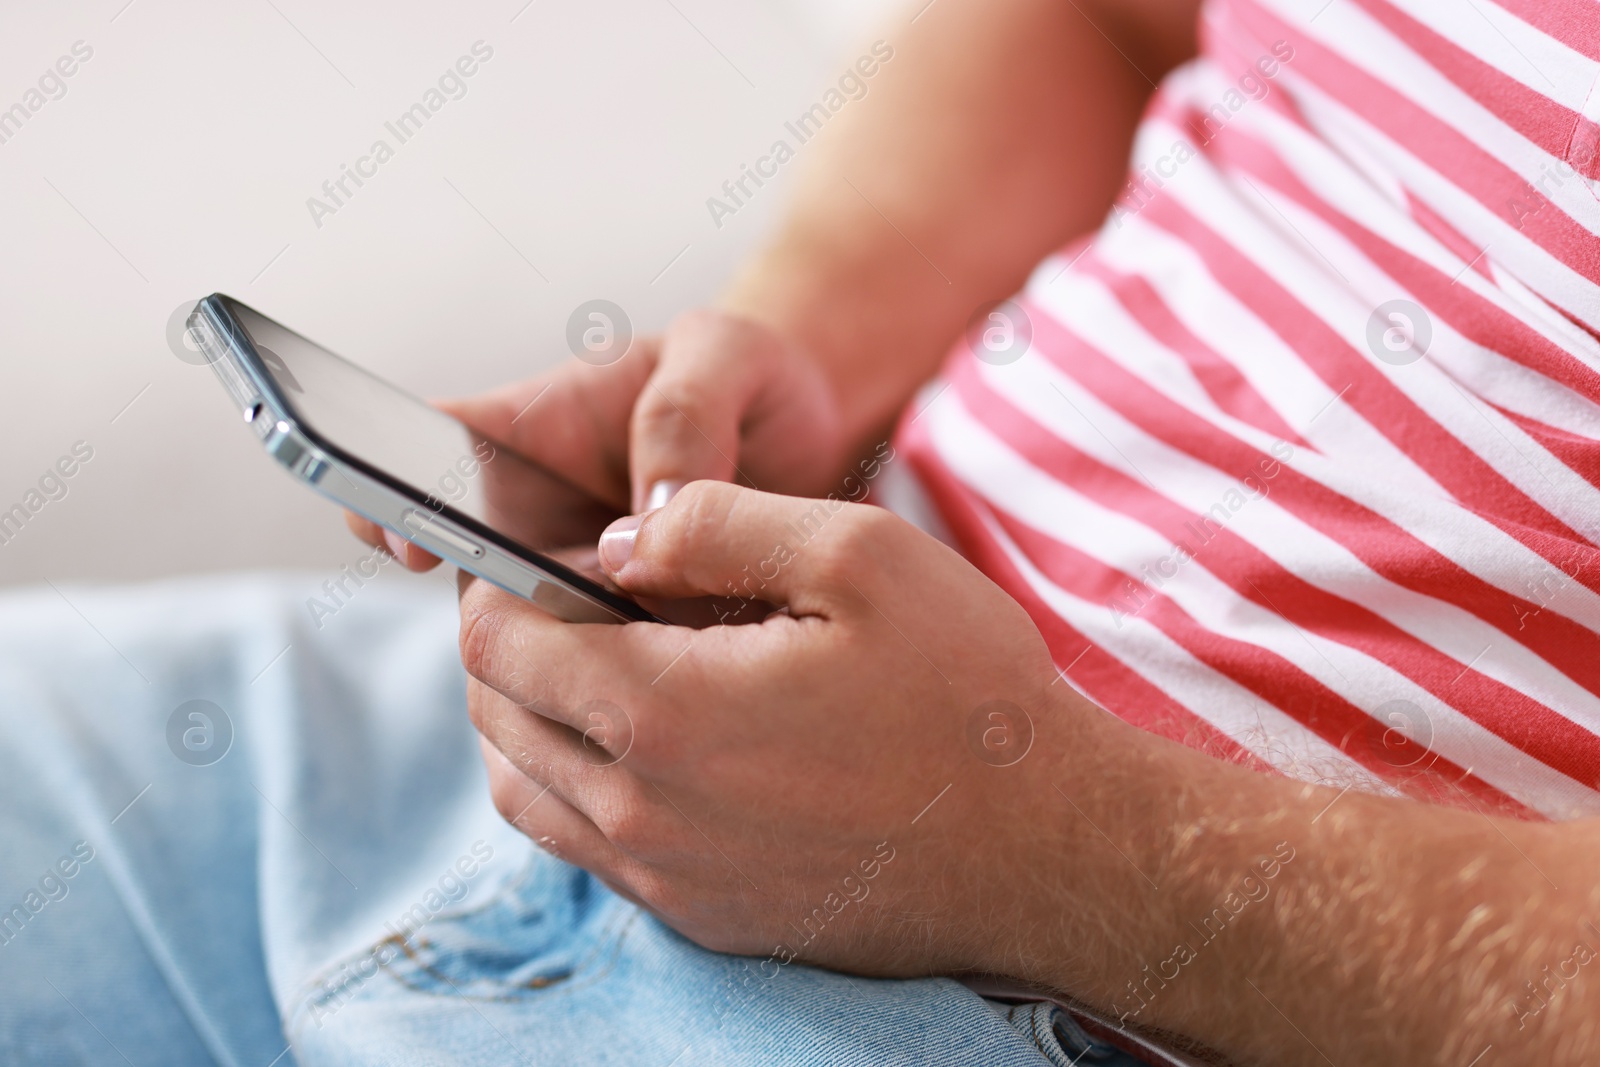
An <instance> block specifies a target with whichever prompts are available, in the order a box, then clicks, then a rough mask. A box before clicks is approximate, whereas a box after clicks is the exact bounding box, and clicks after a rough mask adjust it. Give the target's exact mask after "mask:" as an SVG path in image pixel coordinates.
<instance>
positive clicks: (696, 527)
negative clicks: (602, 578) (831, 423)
mask: <svg viewBox="0 0 1600 1067" xmlns="http://www.w3.org/2000/svg"><path fill="white" fill-rule="evenodd" d="M920 536H921V535H919V534H917V532H916V530H915V529H914V528H913V527H911V526H910V525H909V524H907V523H905V522H903V521H901V520H900V519H897V518H896V517H895V516H893V515H891V514H890V513H888V512H886V511H884V510H883V509H882V508H877V507H870V506H868V505H865V504H850V503H846V502H844V501H841V500H838V499H835V498H829V499H823V500H816V499H806V498H801V497H786V496H775V495H773V494H770V493H760V492H756V491H755V490H753V489H746V488H743V487H741V486H735V485H726V484H719V483H717V482H695V483H693V484H692V485H689V486H687V487H685V489H684V490H683V492H681V493H680V494H678V496H677V497H676V498H675V499H674V500H673V501H672V502H671V503H670V504H668V505H667V506H666V507H663V508H661V509H659V510H656V511H652V512H649V513H648V514H646V515H643V516H637V515H632V516H627V517H625V518H622V519H618V520H617V521H616V522H614V523H612V524H611V526H610V527H608V528H607V530H606V532H605V533H604V534H603V535H602V536H601V538H600V562H601V565H602V566H603V567H604V568H605V569H606V571H607V573H609V574H610V575H611V578H612V580H613V581H615V582H616V583H617V585H618V586H620V587H621V588H622V589H624V590H625V591H627V592H629V593H633V594H635V595H637V596H649V597H662V598H679V597H693V596H706V595H716V596H736V597H745V598H753V599H759V600H765V601H767V602H769V603H773V604H779V605H782V606H786V607H788V608H789V609H790V612H791V614H794V615H797V616H801V615H829V614H832V611H833V609H834V608H835V607H836V606H837V605H838V603H839V602H840V601H841V599H842V598H843V595H844V594H845V593H847V592H850V591H852V590H851V587H852V585H853V586H854V587H855V588H854V592H855V594H856V597H855V600H859V595H860V591H861V588H862V587H863V586H865V585H867V584H869V583H870V581H871V579H870V576H871V575H872V574H873V572H874V571H875V570H877V569H881V568H884V567H887V566H889V565H890V564H891V563H897V562H898V563H903V560H897V559H896V556H897V554H899V555H902V556H903V555H904V554H906V553H912V554H915V553H918V552H919V551H920V550H921V549H922V548H923V547H924V546H922V545H920V544H919V543H918V538H919V537H920ZM852 602H854V601H852Z"/></svg>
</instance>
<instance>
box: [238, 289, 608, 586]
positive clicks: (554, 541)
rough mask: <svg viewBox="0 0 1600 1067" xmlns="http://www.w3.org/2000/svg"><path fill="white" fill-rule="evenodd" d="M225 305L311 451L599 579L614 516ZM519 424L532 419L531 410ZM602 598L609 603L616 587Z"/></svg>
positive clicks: (405, 397)
mask: <svg viewBox="0 0 1600 1067" xmlns="http://www.w3.org/2000/svg"><path fill="white" fill-rule="evenodd" d="M223 299H224V300H226V301H227V310H228V312H229V313H230V314H231V315H232V317H233V320H234V322H235V323H237V324H238V325H239V326H240V327H241V328H242V329H243V330H244V331H245V333H246V334H247V335H248V337H247V339H248V340H249V341H250V343H251V345H252V346H253V347H254V349H255V351H256V353H257V354H258V355H259V357H260V360H261V363H262V364H263V368H264V369H265V371H266V372H267V374H268V375H269V376H270V377H271V379H272V381H273V383H274V384H275V385H276V386H277V389H276V391H277V394H278V399H279V400H280V401H281V402H282V403H283V404H284V406H285V407H287V408H288V409H289V410H290V411H291V412H292V413H293V414H294V416H295V418H296V420H297V421H298V422H299V423H300V425H301V429H302V430H304V431H305V432H306V433H307V435H308V436H310V437H313V438H315V439H316V440H317V443H318V444H319V445H321V446H323V447H324V448H327V449H329V450H330V451H332V452H334V453H337V454H338V455H339V456H340V457H341V458H342V459H345V460H346V461H348V462H351V463H353V464H354V465H356V466H358V467H360V468H362V469H364V470H366V471H367V472H368V473H369V474H372V475H374V476H375V477H378V478H380V479H381V480H384V481H387V482H390V483H400V485H401V486H402V487H403V488H405V489H407V490H409V492H408V495H411V496H413V497H414V498H416V499H418V500H421V501H423V502H425V503H426V504H427V506H428V507H430V508H432V509H433V510H434V511H436V512H438V511H444V510H446V509H448V510H449V511H452V512H455V513H458V514H459V515H462V516H466V517H467V518H469V519H471V520H474V521H475V522H476V524H478V525H479V526H482V527H486V528H487V529H488V530H490V531H493V532H494V533H496V534H498V535H499V536H500V538H501V539H503V540H507V541H510V542H513V543H514V544H515V545H516V546H520V547H521V548H523V549H525V550H527V551H528V552H530V553H533V554H535V555H538V556H543V557H546V558H549V557H554V558H555V559H556V560H557V561H558V562H560V563H562V564H564V565H565V566H566V567H567V568H571V569H573V570H576V571H578V572H579V573H580V574H583V575H584V576H585V577H587V578H588V579H589V580H590V581H592V582H596V583H597V584H600V583H603V582H604V579H603V577H602V576H601V574H600V571H599V568H598V567H597V566H596V565H595V561H594V545H595V542H596V540H597V539H598V538H599V536H600V533H601V531H602V530H604V529H605V527H606V525H607V524H608V523H610V522H611V521H612V520H613V519H615V518H617V517H618V515H619V514H620V513H619V512H618V511H617V510H615V509H614V508H611V507H609V506H608V505H606V504H604V503H602V502H600V501H598V500H596V499H594V498H593V497H592V496H590V495H589V494H587V493H585V492H583V491H582V490H580V489H578V488H577V487H575V486H573V485H571V484H570V483H568V482H567V481H565V480H563V479H562V478H560V477H559V476H557V475H555V474H553V473H551V472H550V471H547V470H545V469H543V468H542V467H539V466H537V465H536V464H534V463H532V462H530V461H529V460H527V459H526V458H524V457H522V456H520V455H518V454H516V453H514V452H512V451H511V450H510V449H509V448H507V447H506V446H505V445H502V444H500V443H498V442H495V441H490V440H489V439H487V438H485V437H483V436H481V435H479V434H477V433H475V432H473V431H472V430H471V429H469V428H468V427H467V426H465V425H463V424H462V423H461V422H459V421H457V420H456V419H454V418H452V417H450V416H449V415H446V414H445V413H444V412H442V411H439V410H437V409H435V408H433V407H430V406H429V405H427V404H425V403H423V402H422V401H421V400H419V399H417V398H416V397H414V396H412V395H410V394H409V393H406V392H405V391H403V390H401V389H398V388H396V387H395V386H393V385H391V384H389V383H388V382H386V381H384V380H383V379H382V378H379V377H377V376H376V375H374V374H371V373H369V372H368V371H365V370H363V369H362V368H360V367H358V366H356V365H355V364H354V363H351V362H349V361H348V360H345V359H342V358H340V357H339V356H336V355H334V354H333V353H332V352H329V351H328V350H327V349H325V348H323V347H322V346H320V345H317V344H315V343H313V342H311V341H308V340H307V339H306V338H304V337H301V336H300V335H299V334H297V333H295V332H294V331H293V330H290V329H288V328H287V327H285V326H282V325H280V324H279V323H277V322H274V321H273V320H271V319H269V318H267V317H266V316H265V315H262V314H261V313H259V312H257V311H255V310H253V309H251V308H249V307H247V306H246V305H244V304H240V303H239V302H237V301H235V300H231V299H228V298H223ZM524 417H525V418H528V419H532V418H535V417H536V416H535V415H534V414H533V413H532V412H531V411H530V412H529V413H527V414H526V415H525V416H524ZM452 517H453V518H454V517H456V516H452ZM508 547H509V546H508ZM602 588H603V589H604V588H605V587H604V585H602ZM605 592H606V593H608V594H610V596H612V597H615V596H617V594H616V592H615V590H614V589H605Z"/></svg>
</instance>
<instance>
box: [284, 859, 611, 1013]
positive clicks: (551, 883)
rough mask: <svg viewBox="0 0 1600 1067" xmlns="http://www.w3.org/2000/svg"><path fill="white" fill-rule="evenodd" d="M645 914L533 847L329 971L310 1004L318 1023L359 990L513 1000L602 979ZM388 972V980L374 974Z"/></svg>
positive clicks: (377, 995) (363, 995) (390, 927)
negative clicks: (503, 876) (510, 866)
mask: <svg viewBox="0 0 1600 1067" xmlns="http://www.w3.org/2000/svg"><path fill="white" fill-rule="evenodd" d="M641 919H642V916H641V914H640V912H639V911H638V909H637V908H635V907H634V906H633V905H631V904H628V903H627V902H626V901H623V900H621V899H620V898H618V897H616V896H615V895H614V894H612V893H611V892H610V891H609V890H607V889H606V888H605V887H604V886H602V885H601V884H600V883H599V882H597V881H595V879H594V878H593V877H591V876H590V875H588V874H587V873H585V872H584V871H581V870H579V869H577V868H575V867H570V866H568V865H567V864H564V863H561V862H559V861H557V860H554V859H552V858H550V857H549V856H546V855H545V854H544V853H542V852H539V851H538V850H536V849H531V848H530V854H529V857H528V860H527V862H526V863H525V864H524V865H523V866H522V867H521V868H520V869H518V870H517V872H516V873H515V874H513V875H511V876H509V877H508V878H507V880H506V882H505V884H504V885H502V886H501V887H500V888H499V889H498V890H497V891H495V892H494V893H493V894H491V895H490V896H488V897H487V898H485V899H484V900H482V901H480V902H478V903H476V904H474V905H473V906H471V907H470V908H464V909H461V910H457V911H442V912H440V913H438V914H436V915H433V916H432V917H431V918H429V919H428V921H427V922H426V923H424V924H422V925H420V926H416V927H411V926H410V925H409V924H407V923H405V922H404V921H403V920H402V921H401V922H400V923H394V922H390V923H388V924H387V925H386V930H387V932H388V936H387V937H385V938H383V939H382V940H381V941H378V942H376V943H374V944H373V945H371V946H369V947H368V948H367V949H365V950H363V952H362V953H361V954H359V955H357V956H355V957H353V958H351V959H347V960H344V961H342V962H341V963H339V964H336V965H334V966H333V967H331V968H329V969H328V970H326V971H324V972H323V973H322V975H321V976H319V977H318V978H317V979H316V980H314V981H313V983H312V990H311V993H310V995H309V996H307V997H306V998H304V1001H303V1005H302V1006H303V1007H304V1009H305V1010H306V1011H307V1012H308V1014H309V1020H310V1021H312V1022H314V1023H315V1024H316V1025H317V1026H318V1027H320V1026H321V1025H322V1024H323V1022H324V1021H325V1020H326V1019H327V1018H328V1017H329V1016H330V1015H332V1014H333V1013H335V1012H337V1011H338V1010H339V1009H340V1008H342V1007H344V1006H345V1005H346V1004H349V1003H351V1002H352V1001H354V1000H357V999H368V998H371V999H382V998H385V997H391V996H395V995H399V996H408V995H417V994H422V995H433V996H447V997H451V998H457V999H459V998H466V999H468V1000H479V1001H514V1000H520V999H526V998H535V997H540V996H548V995H551V994H552V993H554V992H557V991H560V992H563V993H567V992H572V991H576V990H577V989H580V988H583V987H586V986H588V985H590V984H592V983H594V982H596V981H599V980H601V979H602V978H604V977H605V975H606V974H607V973H609V972H610V970H611V969H612V967H613V966H614V965H615V963H616V960H617V959H618V957H619V955H620V953H621V949H622V945H623V942H624V941H625V939H626V938H627V936H628V933H629V932H630V930H632V929H633V927H634V925H635V924H636V923H638V922H639V921H641ZM380 976H382V977H384V978H385V979H387V980H386V981H373V980H372V979H375V978H378V977H380Z"/></svg>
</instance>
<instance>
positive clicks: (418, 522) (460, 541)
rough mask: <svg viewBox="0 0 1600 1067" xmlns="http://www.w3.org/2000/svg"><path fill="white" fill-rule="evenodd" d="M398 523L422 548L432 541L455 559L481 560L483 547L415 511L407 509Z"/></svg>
mask: <svg viewBox="0 0 1600 1067" xmlns="http://www.w3.org/2000/svg"><path fill="white" fill-rule="evenodd" d="M400 523H401V525H403V526H404V527H405V528H406V532H407V536H409V537H414V538H415V539H416V540H417V541H418V542H419V543H420V544H421V545H422V547H423V548H427V547H429V545H428V542H429V541H432V542H433V543H434V544H436V545H438V546H439V547H440V548H442V549H444V551H445V554H446V555H453V556H456V557H457V558H460V557H465V558H467V559H482V558H483V546H482V545H480V544H478V543H477V542H476V541H473V540H470V539H468V538H466V537H463V536H462V535H461V534H458V533H456V532H455V531H454V530H450V529H446V528H445V527H444V526H443V525H442V524H440V523H438V522H435V521H434V520H433V519H431V518H429V517H428V516H426V515H424V514H422V512H420V511H417V510H416V509H415V508H407V509H406V510H405V513H404V514H403V515H401V516H400Z"/></svg>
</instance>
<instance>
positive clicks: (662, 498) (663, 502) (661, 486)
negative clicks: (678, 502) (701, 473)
mask: <svg viewBox="0 0 1600 1067" xmlns="http://www.w3.org/2000/svg"><path fill="white" fill-rule="evenodd" d="M683 486H684V483H683V482H681V481H678V480H677V479H674V478H663V479H662V480H661V481H659V482H657V483H656V484H654V485H652V486H651V487H650V492H649V493H647V494H645V499H644V507H642V508H640V509H639V510H640V511H641V512H645V511H654V510H655V509H656V508H664V507H666V506H667V505H668V504H669V503H671V502H672V498H673V497H675V496H677V495H678V490H680V489H682V488H683Z"/></svg>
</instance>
